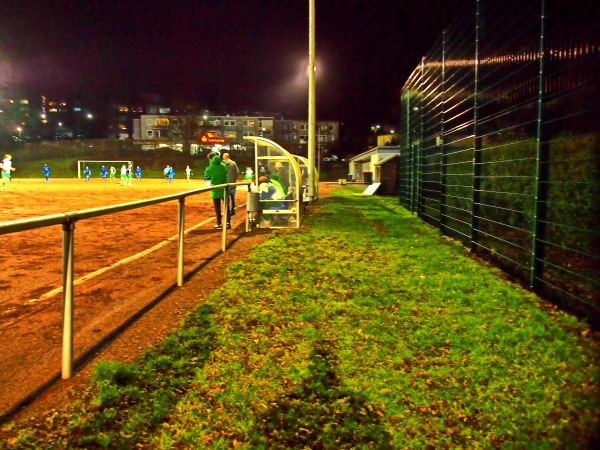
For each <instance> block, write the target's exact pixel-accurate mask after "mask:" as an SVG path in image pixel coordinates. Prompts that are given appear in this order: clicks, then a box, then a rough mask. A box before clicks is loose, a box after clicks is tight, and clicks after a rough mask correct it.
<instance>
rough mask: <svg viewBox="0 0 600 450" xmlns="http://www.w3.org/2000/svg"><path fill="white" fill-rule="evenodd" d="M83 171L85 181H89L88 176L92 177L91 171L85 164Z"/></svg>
mask: <svg viewBox="0 0 600 450" xmlns="http://www.w3.org/2000/svg"><path fill="white" fill-rule="evenodd" d="M83 173H85V181H90V178H91V177H92V171H91V170H90V168H89V167H88V166H85V171H84V172H83Z"/></svg>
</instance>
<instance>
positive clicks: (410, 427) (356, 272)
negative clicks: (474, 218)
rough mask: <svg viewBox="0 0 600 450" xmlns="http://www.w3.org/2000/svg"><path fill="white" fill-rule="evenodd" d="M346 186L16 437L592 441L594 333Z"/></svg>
mask: <svg viewBox="0 0 600 450" xmlns="http://www.w3.org/2000/svg"><path fill="white" fill-rule="evenodd" d="M357 192H358V191H357V190H353V189H352V188H344V189H339V190H337V191H335V192H334V193H333V195H332V197H331V198H328V199H326V200H324V201H323V202H322V203H321V205H320V207H319V211H314V212H313V213H312V214H310V215H309V216H308V217H307V219H306V226H305V227H303V229H302V230H301V231H299V232H298V231H294V230H285V231H279V232H276V233H275V234H274V236H273V237H272V238H271V239H269V240H268V241H267V242H266V243H265V244H263V245H261V246H259V247H257V248H255V249H254V250H253V251H252V253H251V254H250V256H249V257H248V258H247V259H245V260H244V261H241V262H238V263H235V264H233V265H232V266H231V267H230V268H229V269H228V271H229V273H228V280H229V281H227V282H226V283H225V284H224V285H223V286H222V288H221V289H219V290H218V291H217V292H215V293H214V294H213V295H212V296H211V297H210V299H209V301H208V302H207V303H206V304H204V305H202V306H201V307H200V308H199V309H198V310H197V311H196V312H195V313H194V314H191V315H190V316H189V317H188V318H187V319H186V320H185V323H184V324H183V326H182V328H181V329H180V330H179V331H177V332H175V333H173V334H172V335H171V336H170V337H169V338H168V339H167V340H166V341H165V342H164V344H163V345H162V346H161V347H159V348H153V349H149V350H148V351H147V352H146V354H145V356H144V357H143V358H141V359H140V360H139V361H137V362H136V363H134V364H120V363H115V362H109V361H106V362H101V363H100V364H99V365H98V367H97V369H96V372H95V376H94V380H93V383H92V384H91V385H90V387H89V389H88V390H87V391H86V394H85V395H84V397H83V398H81V400H80V401H78V402H77V403H76V404H74V405H71V406H69V407H68V408H66V409H65V410H63V411H59V412H57V411H54V412H51V413H48V414H47V415H45V416H43V417H39V418H37V419H33V420H31V421H30V422H28V423H19V424H15V423H13V424H8V425H5V426H4V427H3V429H2V431H1V434H0V437H1V438H2V442H3V443H4V444H3V445H4V446H5V448H8V447H10V448H57V449H58V448H82V447H85V448H90V447H93V448H136V446H137V447H143V448H336V449H337V448H373V449H385V448H432V449H433V448H436V449H437V448H469V449H471V448H536V449H537V448H541V449H546V448H548V449H551V448H557V449H558V448H574V449H575V448H587V447H588V446H590V447H591V445H592V442H597V439H598V435H597V434H595V433H596V430H597V429H598V425H599V423H598V422H599V417H598V411H600V404H599V398H600V396H599V393H600V392H599V391H600V389H599V383H598V381H599V380H598V377H599V374H598V362H599V355H600V353H599V348H600V347H599V346H598V342H597V339H593V336H592V334H591V333H590V331H589V330H588V328H587V327H586V326H585V325H583V324H582V323H579V322H578V321H577V320H576V319H575V318H573V317H571V316H568V315H566V314H565V313H562V312H560V311H559V310H557V309H556V308H554V307H551V306H549V305H548V304H547V303H546V302H544V301H542V300H540V299H539V298H537V297H536V296H534V295H533V294H531V293H529V292H527V291H526V290H524V289H522V288H520V287H519V286H516V285H514V284H511V283H510V282H508V281H507V280H506V279H505V277H504V276H503V275H502V273H501V272H500V271H499V270H497V269H494V268H491V267H489V266H487V265H484V264H482V263H481V262H479V261H477V260H475V259H473V258H471V257H470V255H469V254H468V253H467V252H466V251H465V250H464V249H463V248H462V247H461V246H458V245H457V244H455V243H453V242H451V241H449V240H447V239H444V238H442V237H441V236H440V235H439V233H438V232H436V231H435V230H432V229H431V228H428V227H427V226H425V225H423V224H422V223H421V222H420V221H419V220H418V219H417V218H415V217H413V216H411V215H410V214H408V213H407V212H405V211H404V210H403V209H402V208H401V207H399V206H398V204H397V203H398V201H397V199H394V198H380V197H365V196H360V195H356V194H357Z"/></svg>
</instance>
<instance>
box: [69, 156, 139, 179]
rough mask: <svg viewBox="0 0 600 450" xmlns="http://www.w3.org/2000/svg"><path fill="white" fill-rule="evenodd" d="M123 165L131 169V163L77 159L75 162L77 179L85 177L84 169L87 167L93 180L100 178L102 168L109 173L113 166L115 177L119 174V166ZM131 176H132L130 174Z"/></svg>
mask: <svg viewBox="0 0 600 450" xmlns="http://www.w3.org/2000/svg"><path fill="white" fill-rule="evenodd" d="M123 164H126V165H130V166H131V167H133V161H101V160H89V159H78V160H77V178H81V177H85V168H86V167H89V168H90V171H91V172H92V177H93V178H100V176H101V171H102V166H104V167H106V169H107V170H108V171H109V172H110V166H114V167H115V169H117V177H118V176H119V174H120V173H121V166H122V165H123ZM132 175H133V174H132Z"/></svg>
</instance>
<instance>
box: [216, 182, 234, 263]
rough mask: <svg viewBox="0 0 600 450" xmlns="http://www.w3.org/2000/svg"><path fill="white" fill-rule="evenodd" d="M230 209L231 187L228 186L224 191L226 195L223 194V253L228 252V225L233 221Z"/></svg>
mask: <svg viewBox="0 0 600 450" xmlns="http://www.w3.org/2000/svg"><path fill="white" fill-rule="evenodd" d="M228 208H229V185H227V187H226V188H225V189H224V194H223V217H222V219H225V220H221V223H222V224H223V235H222V241H221V250H222V251H225V250H227V224H228V223H229V221H230V220H231V218H230V217H229V211H228ZM217 219H218V218H217ZM223 222H225V223H223Z"/></svg>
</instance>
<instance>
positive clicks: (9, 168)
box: [2, 154, 15, 191]
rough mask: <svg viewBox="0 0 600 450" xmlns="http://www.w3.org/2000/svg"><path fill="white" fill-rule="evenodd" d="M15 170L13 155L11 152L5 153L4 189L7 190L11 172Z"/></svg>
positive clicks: (3, 164)
mask: <svg viewBox="0 0 600 450" xmlns="http://www.w3.org/2000/svg"><path fill="white" fill-rule="evenodd" d="M13 170H15V168H14V167H13V166H12V156H10V155H9V154H6V155H4V159H3V160H2V190H3V191H5V190H6V184H7V183H8V182H9V181H10V180H11V178H10V173H11V172H12V171H13Z"/></svg>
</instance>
